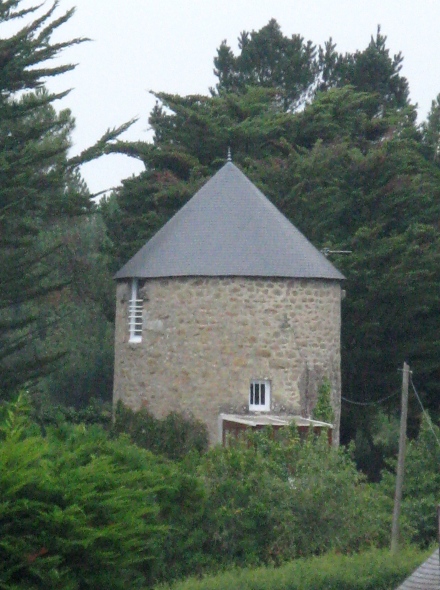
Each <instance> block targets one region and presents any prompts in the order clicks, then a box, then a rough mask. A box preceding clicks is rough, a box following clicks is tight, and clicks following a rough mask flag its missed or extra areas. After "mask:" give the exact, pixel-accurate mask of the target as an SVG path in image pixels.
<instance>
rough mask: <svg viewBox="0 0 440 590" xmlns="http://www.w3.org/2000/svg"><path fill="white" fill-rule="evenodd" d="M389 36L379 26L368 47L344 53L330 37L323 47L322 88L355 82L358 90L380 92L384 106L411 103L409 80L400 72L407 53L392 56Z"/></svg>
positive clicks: (379, 104) (338, 86)
mask: <svg viewBox="0 0 440 590" xmlns="http://www.w3.org/2000/svg"><path fill="white" fill-rule="evenodd" d="M386 40H387V38H386V37H385V36H384V35H382V34H381V32H380V27H378V28H377V33H376V37H373V36H372V37H371V41H370V43H369V44H368V46H367V47H366V49H364V50H363V51H360V50H357V51H355V52H354V53H346V54H345V55H343V54H340V53H338V52H337V51H336V45H334V44H333V42H332V39H330V40H329V41H328V42H327V43H326V44H325V45H324V48H320V49H319V58H318V62H319V70H320V74H321V81H320V84H319V85H318V88H319V90H321V91H322V90H328V89H329V88H334V87H337V88H341V87H342V86H347V85H351V86H353V87H354V88H355V89H356V90H358V91H363V92H370V93H373V94H376V96H377V98H378V107H380V108H382V109H383V108H385V107H397V108H403V107H405V106H407V105H408V103H409V86H408V81H407V80H406V78H405V77H403V76H401V74H400V71H401V69H402V62H403V57H402V54H401V53H400V52H399V53H398V54H396V55H394V56H393V57H391V56H390V51H389V49H388V48H387V46H386Z"/></svg>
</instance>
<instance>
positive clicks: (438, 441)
mask: <svg viewBox="0 0 440 590" xmlns="http://www.w3.org/2000/svg"><path fill="white" fill-rule="evenodd" d="M410 381H411V386H412V388H413V390H414V394H415V396H416V398H417V401H418V402H419V404H420V407H421V408H422V412H423V414H424V416H425V418H426V421H427V422H428V424H429V428H430V429H431V432H432V434H433V435H434V438H435V440H436V441H437V444H438V446H439V448H440V440H439V438H438V436H437V434H436V433H435V430H434V428H433V427H432V421H431V418H430V417H429V414H428V412H427V411H426V410H425V408H424V407H423V404H422V400H421V399H420V397H419V394H418V393H417V390H416V388H415V385H414V383H413V380H412V376H411V375H410Z"/></svg>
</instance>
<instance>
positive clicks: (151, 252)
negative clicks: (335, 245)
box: [115, 162, 344, 281]
mask: <svg viewBox="0 0 440 590" xmlns="http://www.w3.org/2000/svg"><path fill="white" fill-rule="evenodd" d="M182 276H205V277H222V276H223V277H224V276H236V277H285V278H320V279H331V280H337V281H340V280H343V279H344V276H343V275H342V274H341V273H340V272H339V271H338V270H337V269H336V268H335V267H334V266H333V265H332V264H331V262H330V261H329V260H328V259H327V258H326V257H325V256H324V255H323V254H321V252H319V250H317V249H316V248H315V247H314V246H313V245H312V244H311V243H310V242H309V241H308V240H307V239H306V238H305V237H304V236H303V234H302V233H301V232H300V231H299V230H298V229H296V227H295V226H293V225H292V224H291V223H290V221H289V220H288V219H287V218H286V217H284V215H283V214H282V213H281V212H280V211H278V209H277V208H276V207H275V206H274V205H273V204H272V203H271V202H270V201H269V200H268V199H267V198H266V197H265V196H264V195H263V193H262V192H261V191H260V190H259V189H258V188H257V187H256V186H255V185H254V184H252V182H251V181H250V180H249V179H248V178H247V177H246V176H245V175H244V174H243V173H242V172H241V170H239V169H238V168H237V166H235V165H234V164H233V163H232V162H226V164H225V165H224V166H223V167H222V168H221V169H220V170H219V171H218V172H217V173H216V174H215V175H214V176H213V177H212V178H210V179H209V180H208V182H207V183H206V184H205V185H204V186H203V187H202V188H201V189H200V190H199V191H198V192H197V193H196V194H195V195H194V196H193V197H192V198H191V199H190V200H189V201H188V202H187V203H186V205H184V206H183V207H182V208H181V209H180V210H179V211H178V212H177V213H176V214H175V215H174V217H172V218H171V219H170V220H169V221H168V222H167V223H166V224H165V225H164V226H163V227H162V228H161V229H160V230H159V231H158V232H157V233H156V235H154V236H153V237H152V238H151V240H149V241H148V242H147V243H146V244H145V246H143V247H142V248H141V249H140V250H139V251H138V252H137V254H135V255H134V256H133V258H132V259H131V260H130V261H129V262H127V264H126V265H125V266H123V267H122V268H121V270H120V271H119V272H118V273H117V274H116V275H115V278H117V279H124V278H134V277H138V278H154V277H182Z"/></svg>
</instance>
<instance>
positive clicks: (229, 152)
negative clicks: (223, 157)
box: [227, 146, 232, 162]
mask: <svg viewBox="0 0 440 590" xmlns="http://www.w3.org/2000/svg"><path fill="white" fill-rule="evenodd" d="M227 161H228V162H232V156H231V148H230V147H229V146H228V157H227Z"/></svg>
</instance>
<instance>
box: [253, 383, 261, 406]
mask: <svg viewBox="0 0 440 590" xmlns="http://www.w3.org/2000/svg"><path fill="white" fill-rule="evenodd" d="M254 387H255V405H256V406H259V405H260V384H259V383H255V385H254Z"/></svg>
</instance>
